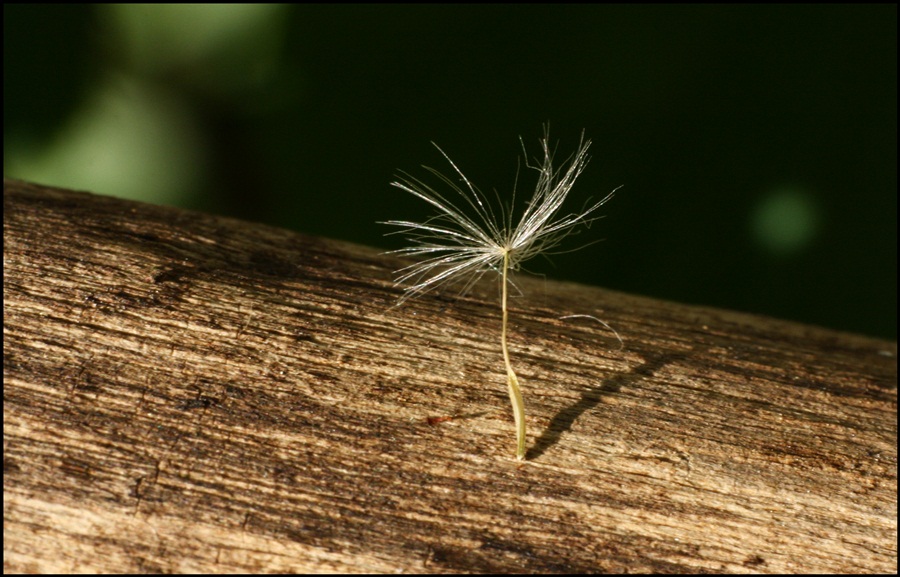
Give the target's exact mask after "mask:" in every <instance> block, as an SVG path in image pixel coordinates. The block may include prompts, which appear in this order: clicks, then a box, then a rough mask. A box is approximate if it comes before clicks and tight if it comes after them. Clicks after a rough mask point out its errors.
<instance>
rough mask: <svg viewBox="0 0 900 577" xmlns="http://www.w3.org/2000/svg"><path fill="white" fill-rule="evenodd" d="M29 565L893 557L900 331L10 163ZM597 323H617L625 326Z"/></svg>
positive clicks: (10, 476) (796, 565)
mask: <svg viewBox="0 0 900 577" xmlns="http://www.w3.org/2000/svg"><path fill="white" fill-rule="evenodd" d="M3 236H4V244H3V252H4V341H3V359H4V405H3V414H4V420H3V433H4V479H3V482H4V566H5V569H6V570H7V571H13V572H19V571H28V572H57V573H67V572H73V571H97V572H169V571H173V572H187V571H191V572H226V571H228V572H262V571H266V572H309V571H342V572H343V571H355V572H375V571H378V572H380V571H385V572H387V571H412V572H457V571H459V572H462V571H465V572H508V571H517V572H595V571H633V572H649V571H653V572H657V571H659V572H698V571H719V572H771V573H785V572H799V571H803V572H822V573H831V572H885V573H893V572H896V569H897V556H896V543H897V524H896V523H897V501H896V496H897V483H896V481H897V461H896V457H897V414H896V386H897V360H896V359H897V357H896V354H897V346H896V343H892V342H885V341H880V340H876V339H871V338H866V337H861V336H856V335H850V334H842V333H838V332H834V331H829V330H824V329H820V328H815V327H810V326H803V325H798V324H793V323H788V322H782V321H778V320H773V319H768V318H762V317H758V316H750V315H745V314H737V313H733V312H726V311H721V310H714V309H709V308H702V307H695V306H685V305H680V304H674V303H669V302H661V301H657V300H652V299H648V298H641V297H636V296H631V295H626V294H621V293H617V292H612V291H607V290H603V289H599V288H595V287H586V286H579V285H574V284H565V283H556V282H552V281H543V280H533V279H528V278H522V277H519V278H518V279H517V280H516V283H517V285H518V286H519V287H520V289H521V290H522V293H523V296H521V297H519V298H515V299H513V300H512V303H511V316H510V322H511V333H510V346H511V354H512V357H513V364H514V366H515V368H516V371H517V372H518V374H519V378H520V380H521V384H522V386H523V388H524V391H525V402H526V410H527V423H528V428H529V450H528V460H527V461H525V462H524V463H521V462H517V461H516V460H515V458H514V456H513V451H514V431H513V424H512V415H511V410H510V407H509V400H508V398H507V394H506V389H505V387H506V384H505V373H504V368H503V363H502V358H501V352H500V348H499V333H500V326H499V323H500V310H499V305H498V301H497V295H498V291H497V285H496V283H495V282H484V283H482V284H481V285H479V286H478V287H476V288H475V290H474V291H473V292H472V293H470V294H469V295H467V296H465V297H461V298H448V297H440V296H426V297H423V298H421V299H418V300H413V301H409V302H407V303H405V304H404V305H403V306H402V307H394V306H393V305H394V303H395V300H396V298H397V296H398V295H399V291H398V289H396V288H395V287H393V286H392V283H391V276H392V275H391V271H392V270H393V269H395V268H398V267H399V266H400V264H401V263H400V261H398V260H396V259H394V258H392V257H388V256H383V255H380V254H379V253H378V252H377V251H375V250H372V249H368V248H364V247H359V246H354V245H350V244H347V243H341V242H336V241H331V240H325V239H321V238H315V237H310V236H305V235H301V234H296V233H293V232H289V231H285V230H279V229H274V228H270V227H265V226H260V225H257V224H250V223H246V222H240V221H235V220H230V219H225V218H219V217H214V216H209V215H203V214H197V213H192V212H187V211H182V210H177V209H173V208H164V207H158V206H149V205H144V204H139V203H134V202H129V201H124V200H117V199H112V198H105V197H100V196H94V195H90V194H85V193H76V192H72V191H67V190H59V189H52V188H47V187H42V186H37V185H32V184H28V183H24V182H19V181H10V180H7V181H5V183H4V233H3ZM570 314H591V315H595V316H597V317H599V318H602V319H604V320H605V321H607V322H608V323H610V324H611V325H612V326H613V327H615V328H616V330H617V331H618V332H619V333H620V334H621V336H622V338H623V339H624V342H625V347H624V348H622V349H620V348H619V345H618V342H617V341H616V339H615V337H613V336H612V335H611V333H609V332H608V331H607V330H606V329H604V328H603V327H602V326H601V325H599V324H597V323H594V322H592V321H590V320H586V319H562V320H561V319H560V318H559V317H561V316H564V315H570Z"/></svg>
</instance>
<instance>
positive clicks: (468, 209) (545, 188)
mask: <svg viewBox="0 0 900 577" xmlns="http://www.w3.org/2000/svg"><path fill="white" fill-rule="evenodd" d="M520 141H521V139H520ZM540 142H541V148H542V151H543V158H542V159H539V160H540V164H539V165H537V166H533V165H531V164H529V163H528V161H527V153H526V166H527V167H528V168H531V169H533V170H536V171H537V172H538V180H537V185H536V187H535V191H534V195H533V196H532V197H531V200H530V201H529V202H528V204H527V205H526V206H525V211H524V213H522V216H521V217H520V218H519V219H518V220H517V221H514V220H513V208H514V207H513V206H512V205H513V203H514V202H515V187H513V194H512V202H511V203H510V204H509V205H505V204H504V203H503V202H502V201H500V199H499V197H498V195H497V193H496V192H495V193H494V194H495V200H496V202H491V199H490V198H489V197H488V196H487V195H485V194H484V193H483V192H481V190H479V189H478V188H477V187H476V186H474V185H473V184H472V183H471V182H470V181H469V179H468V178H466V175H465V174H463V172H462V171H461V170H460V169H459V168H458V167H457V166H456V164H455V163H454V162H453V161H452V160H450V157H449V156H447V154H446V153H445V152H444V151H443V150H441V149H440V147H438V146H437V144H435V145H434V146H435V148H437V149H438V151H439V152H440V153H441V155H442V156H443V157H444V158H445V159H446V160H447V162H448V163H450V166H451V167H453V171H454V172H455V173H456V175H457V176H458V177H459V182H460V183H461V184H457V182H456V181H455V179H451V178H450V177H447V176H445V175H443V174H441V173H440V172H438V171H437V170H435V169H433V168H428V167H424V168H425V170H427V171H428V172H429V173H431V174H432V175H433V176H435V177H437V179H438V180H439V181H440V182H441V183H443V184H444V185H446V186H448V187H449V189H450V191H451V192H452V193H453V197H452V198H450V196H448V194H444V193H441V192H438V191H437V190H435V189H434V188H433V187H432V186H430V185H428V184H426V183H425V182H424V181H422V180H420V179H418V178H416V177H414V176H411V175H409V174H406V173H401V176H400V177H398V180H397V181H396V182H392V183H391V185H392V186H395V187H397V188H399V189H401V190H404V191H406V192H408V193H410V194H412V195H415V196H417V197H419V198H420V199H422V200H424V201H425V202H427V203H428V204H430V205H432V206H433V207H434V208H436V209H437V213H436V214H435V215H434V216H432V217H431V218H429V219H428V220H426V221H424V222H410V221H404V220H391V221H387V222H384V223H383V224H388V225H392V226H398V227H401V229H402V230H400V231H396V232H394V233H390V234H405V235H406V236H407V237H408V238H409V240H410V241H411V242H412V246H409V247H407V248H402V249H400V250H396V251H392V253H394V254H402V255H408V256H413V257H425V258H424V259H423V260H420V261H418V262H415V263H413V264H411V265H409V266H407V267H404V268H402V269H400V270H398V271H396V275H397V276H396V279H395V280H396V283H397V284H398V285H402V286H404V292H403V295H402V296H401V297H400V299H399V301H398V304H400V303H403V302H404V301H405V300H407V299H409V298H413V297H418V296H421V295H423V294H425V293H427V292H430V291H432V290H435V289H438V288H440V287H444V286H447V285H449V284H454V283H457V282H461V283H462V284H463V292H465V291H466V290H468V288H470V287H471V286H472V285H474V284H475V283H476V282H478V280H479V279H480V278H481V277H482V276H483V275H484V274H485V273H487V272H496V273H497V274H498V275H499V277H500V283H501V297H500V298H501V310H502V318H503V320H502V325H501V334H500V342H501V348H502V350H503V362H504V364H505V365H506V375H507V386H508V389H509V398H510V401H511V403H512V408H513V416H514V418H515V424H516V457H517V458H518V459H520V460H521V459H524V458H525V403H524V400H523V399H522V392H521V389H520V388H519V380H518V378H517V377H516V373H515V372H514V371H513V369H512V365H511V363H510V360H509V347H508V346H507V326H508V318H509V311H508V308H507V304H506V303H507V296H508V293H509V288H508V287H509V284H510V282H511V281H510V280H509V271H510V270H516V269H518V268H519V267H520V265H521V264H522V263H523V262H525V261H526V260H528V259H530V258H532V257H534V256H537V255H539V254H551V251H552V249H554V248H556V247H557V246H558V245H559V244H560V243H561V242H562V241H563V239H565V238H566V237H567V236H569V235H570V234H572V233H573V232H575V231H576V229H577V228H578V227H579V226H580V225H585V226H588V225H590V223H591V222H593V221H595V220H597V219H598V218H600V217H599V216H595V211H596V210H597V209H598V208H600V207H601V206H602V205H603V204H604V203H605V202H607V201H608V200H609V199H610V198H612V196H613V194H614V193H615V190H613V191H612V192H611V193H609V194H608V195H606V196H605V197H604V198H603V199H602V200H600V201H599V202H596V203H594V204H591V205H589V206H587V207H586V208H585V209H583V210H581V211H580V212H570V213H567V214H564V215H563V216H558V213H559V211H560V209H561V208H562V205H563V202H565V200H566V196H568V194H569V192H570V191H571V190H572V186H573V185H574V184H575V179H577V178H578V176H579V175H580V174H581V172H582V171H583V170H584V168H585V166H586V165H587V163H588V155H587V151H588V148H589V147H590V145H591V141H590V140H585V139H584V134H582V137H581V140H580V141H579V143H578V148H577V149H576V151H575V154H573V155H572V156H571V157H569V159H567V161H566V162H564V163H563V166H562V167H561V168H557V169H554V167H553V151H552V150H551V149H550V136H549V128H548V127H547V126H545V127H544V137H543V138H542V139H541V141H540ZM522 148H523V150H524V148H525V145H524V142H523V143H522ZM616 336H618V335H616Z"/></svg>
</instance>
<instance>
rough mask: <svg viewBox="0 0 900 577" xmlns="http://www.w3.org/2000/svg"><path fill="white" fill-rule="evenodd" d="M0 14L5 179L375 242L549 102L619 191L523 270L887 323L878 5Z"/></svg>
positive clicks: (824, 319)
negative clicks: (443, 180) (429, 184)
mask: <svg viewBox="0 0 900 577" xmlns="http://www.w3.org/2000/svg"><path fill="white" fill-rule="evenodd" d="M3 10H4V19H3V20H4V24H3V26H4V44H3V48H4V57H3V68H4V77H3V79H4V83H3V84H4V89H3V92H4V99H3V102H4V110H3V118H4V172H5V173H6V175H7V176H13V177H18V178H24V179H29V180H34V181H38V182H44V183H47V184H55V185H61V186H67V187H71V188H81V189H89V190H93V191H95V192H100V193H106V194H116V195H125V196H130V197H132V198H137V199H141V200H145V201H147V202H155V203H170V204H176V205H180V206H185V207H189V208H198V209H202V210H206V211H210V212H216V213H220V214H226V215H232V216H237V217H240V218H244V219H249V220H257V221H264V222H268V223H272V224H277V225H280V226H286V227H290V228H293V229H296V230H299V231H303V232H307V233H311V234H318V235H324V236H329V237H334V238H342V239H347V240H352V241H356V242H359V243H363V244H368V245H375V246H382V247H385V248H396V247H397V246H398V244H397V243H398V242H399V240H398V239H396V238H393V237H387V238H384V237H383V236H382V235H383V233H384V232H386V230H383V228H384V227H380V226H379V225H377V224H376V223H375V221H376V220H387V219H392V218H393V219H396V218H404V219H406V218H408V219H414V220H415V219H421V218H423V217H424V216H426V214H427V208H426V207H425V206H424V204H423V203H421V202H418V201H416V200H415V199H414V198H412V197H409V196H408V195H404V194H403V193H401V192H400V191H397V190H395V189H392V188H390V187H389V186H388V182H389V181H390V180H391V179H392V176H393V174H394V172H395V171H396V169H398V168H401V169H404V170H407V171H410V172H413V173H416V172H417V170H418V168H417V167H418V166H419V165H420V164H426V165H430V166H434V167H436V168H439V169H441V170H444V169H446V168H447V167H446V166H444V165H443V161H442V159H441V158H440V156H439V155H438V154H437V152H436V151H435V150H434V149H433V148H432V147H431V145H430V144H429V142H430V141H435V142H437V143H439V144H440V145H441V147H442V148H443V149H444V150H445V151H446V152H447V153H448V154H449V155H450V156H451V157H452V158H453V159H454V160H455V161H456V162H457V164H458V166H460V168H461V169H462V170H463V171H465V172H466V174H467V176H469V178H470V179H472V180H473V181H474V182H476V183H478V184H479V185H480V186H481V187H482V188H483V189H485V190H489V189H491V188H496V189H497V190H498V191H500V192H501V193H503V194H506V193H508V191H509V190H510V189H511V186H512V183H513V182H514V179H515V176H516V167H517V164H516V155H518V154H520V148H519V144H518V140H517V138H518V136H519V135H521V136H522V137H523V138H524V139H525V142H526V144H528V145H530V146H534V145H536V143H537V139H538V137H539V136H540V135H541V124H542V123H543V122H545V121H548V120H549V121H550V123H551V136H552V137H553V138H554V139H555V138H558V139H559V140H560V149H559V150H560V154H561V155H566V154H568V153H569V152H571V151H572V150H574V147H575V145H576V143H577V139H578V135H579V134H580V132H581V130H582V129H584V130H585V131H586V134H587V136H588V137H589V138H592V139H593V140H594V146H593V148H592V153H593V160H592V162H591V164H590V166H589V167H588V169H587V172H586V173H585V174H584V175H583V177H582V179H581V181H580V182H579V183H578V185H576V187H575V191H574V192H573V198H574V200H573V207H574V208H577V206H579V205H580V203H582V202H584V201H585V200H586V199H587V198H588V197H594V198H597V197H599V196H601V195H603V194H605V193H606V192H608V191H609V190H611V189H612V188H614V187H616V186H618V185H620V184H622V185H624V188H623V189H622V190H621V191H620V192H619V193H618V194H617V195H616V198H615V199H614V200H613V201H612V202H610V203H609V204H608V205H607V206H606V207H605V208H604V212H605V213H606V214H607V215H608V216H607V218H605V219H604V220H601V221H600V222H598V223H596V224H595V226H594V227H593V228H592V229H591V230H590V231H588V232H587V233H586V234H585V235H584V236H583V238H584V240H585V242H587V241H589V240H593V239H596V238H603V239H605V241H604V242H602V243H598V244H596V245H593V246H591V247H590V248H588V249H586V250H584V251H580V252H578V253H574V254H565V255H559V256H558V257H556V258H554V263H555V265H556V266H555V267H554V266H553V265H546V266H540V265H538V266H537V267H536V270H538V271H539V272H542V273H547V274H548V275H549V276H553V277H556V278H566V279H572V280H577V281H580V282H586V283H591V284H598V285H602V286H606V287H610V288H616V289H620V290H624V291H629V292H634V293H642V294H647V295H653V296H658V297H663V298H669V299H673V300H679V301H684V302H691V303H697V304H705V305H714V306H722V307H727V308H731V309H738V310H746V311H751V312H757V313H762V314H768V315H772V316H777V317H783V318H788V319H794V320H799V321H804V322H809V323H814V324H819V325H824V326H829V327H834V328H837V329H842V330H850V331H855V332H861V333H866V334H871V335H877V336H882V337H886V338H891V339H896V334H897V333H896V331H897V328H896V327H897V321H896V319H897V306H896V302H897V252H896V251H897V216H896V215H897V165H896V159H897V116H896V115H897V8H896V5H882V6H872V5H861V6H850V5H843V6H833V5H828V6H824V5H819V6H531V5H524V6H425V5H416V6H368V5H364V6H360V5H357V6H327V5H317V6H280V5H279V6H273V5H224V6H223V5H218V6H213V5H173V6H156V5H104V6H63V5H56V6H45V5H8V4H5V5H4V8H3ZM522 176H523V177H525V176H526V175H525V174H523V175H522ZM520 186H524V185H523V184H521V183H520ZM579 195H580V196H579ZM521 196H522V194H521V193H520V197H521ZM578 240H580V238H579V239H578ZM574 244H576V245H577V242H574ZM532 270H535V269H532ZM535 298H539V296H537V297H535ZM597 306H598V307H599V308H600V309H602V307H603V303H597ZM573 312H587V313H590V312H594V313H596V311H573ZM625 336H626V338H627V335H625Z"/></svg>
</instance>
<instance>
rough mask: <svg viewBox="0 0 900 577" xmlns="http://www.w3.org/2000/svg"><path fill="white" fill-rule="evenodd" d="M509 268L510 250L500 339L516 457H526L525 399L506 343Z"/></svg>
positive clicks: (505, 255) (505, 267)
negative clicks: (513, 429) (514, 437)
mask: <svg viewBox="0 0 900 577" xmlns="http://www.w3.org/2000/svg"><path fill="white" fill-rule="evenodd" d="M508 270H509V251H508V250H507V251H505V252H504V253H503V279H502V282H503V289H502V290H503V297H502V301H503V328H502V329H501V332H500V340H501V343H502V346H503V361H504V362H505V363H506V384H507V385H509V400H510V402H512V409H513V417H514V418H515V420H516V458H517V459H518V460H520V461H522V460H524V459H525V401H524V400H523V399H522V391H521V390H520V389H519V379H518V378H516V373H515V372H513V370H512V365H511V364H510V362H509V347H508V346H507V345H506V327H507V321H508V319H509V310H508V309H507V307H506V297H507V294H508V293H509V288H508V284H509V283H508V282H507V280H506V279H507V271H508Z"/></svg>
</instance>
